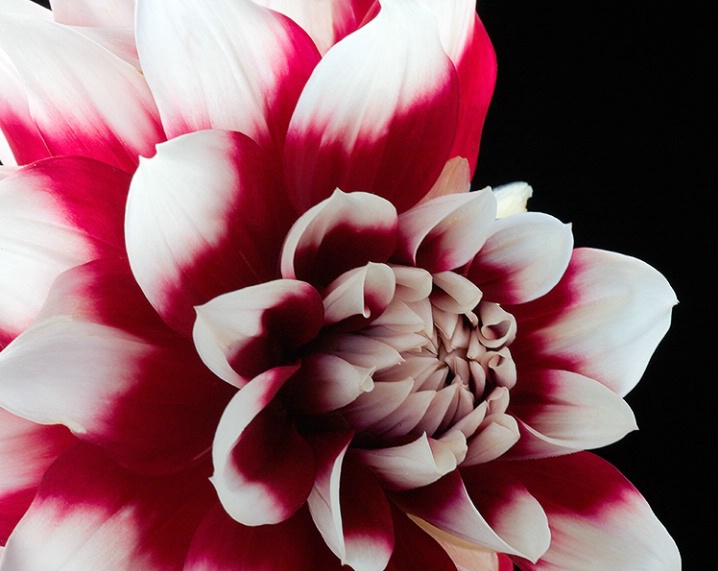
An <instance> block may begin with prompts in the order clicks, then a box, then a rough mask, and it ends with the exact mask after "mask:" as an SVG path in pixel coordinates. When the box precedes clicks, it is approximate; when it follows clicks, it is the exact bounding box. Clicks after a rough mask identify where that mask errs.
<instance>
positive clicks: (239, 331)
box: [194, 280, 323, 387]
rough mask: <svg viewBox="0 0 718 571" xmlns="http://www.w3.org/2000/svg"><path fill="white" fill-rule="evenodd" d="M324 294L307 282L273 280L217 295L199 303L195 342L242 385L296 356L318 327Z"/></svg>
mask: <svg viewBox="0 0 718 571" xmlns="http://www.w3.org/2000/svg"><path fill="white" fill-rule="evenodd" d="M322 317H323V308H322V300H321V298H320V297H319V294H318V293H317V291H316V290H315V289H314V288H313V287H312V286H310V285H309V284H307V283H304V282H300V281H295V280H276V281H273V282H267V283H264V284H260V285H257V286H252V287H248V288H244V289H241V290H238V291H233V292H230V293H227V294H224V295H222V296H219V297H217V298H215V299H213V300H212V301H210V302H209V303H206V304H205V305H203V306H201V307H198V308H197V321H196V323H195V327H194V342H195V346H196V347H197V351H198V353H199V355H200V357H201V358H202V360H203V361H204V362H205V364H206V365H207V367H209V368H210V369H211V370H212V371H213V372H214V373H215V374H216V375H217V376H218V377H220V378H222V379H224V380H225V381H227V382H228V383H230V384H232V385H235V386H236V387H242V386H244V384H245V383H246V382H247V381H249V379H251V378H252V377H254V376H256V375H258V374H260V373H263V372H264V371H267V370H268V369H270V368H272V367H275V366H278V365H283V364H287V363H290V362H293V361H295V360H296V359H297V358H298V355H296V351H297V349H299V347H301V346H302V345H303V344H304V343H307V342H309V341H311V340H312V339H313V338H314V336H315V335H317V333H319V331H320V329H321V327H322Z"/></svg>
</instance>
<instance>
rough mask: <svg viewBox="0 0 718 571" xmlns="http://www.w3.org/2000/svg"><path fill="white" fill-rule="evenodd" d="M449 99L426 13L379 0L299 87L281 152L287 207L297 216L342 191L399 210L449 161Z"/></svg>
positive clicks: (452, 98)
mask: <svg viewBox="0 0 718 571" xmlns="http://www.w3.org/2000/svg"><path fill="white" fill-rule="evenodd" d="M458 99H459V97H458V86H457V79H456V72H455V70H454V66H453V64H452V63H451V61H450V60H449V58H448V57H447V56H446V54H445V53H444V50H443V48H442V46H441V42H440V40H439V34H438V31H437V28H436V23H435V20H434V18H433V15H432V14H431V13H430V11H429V10H428V9H427V8H426V7H425V6H423V5H422V4H421V3H419V2H413V1H408V2H384V3H383V4H382V5H381V10H380V12H379V14H378V15H377V16H376V17H375V18H374V19H373V20H372V21H371V22H369V23H368V24H366V25H365V26H363V27H361V28H360V29H358V30H357V31H356V32H354V33H353V34H350V35H349V36H347V37H346V38H344V39H343V40H342V41H340V42H338V43H337V44H336V45H335V46H334V47H333V48H332V49H330V50H329V51H328V52H327V53H326V54H325V56H324V57H323V58H322V60H321V62H319V64H318V65H317V67H316V68H315V70H314V72H313V73H312V76H311V77H310V78H309V81H308V82H307V84H306V85H305V87H304V90H303V91H302V94H301V96H300V98H299V101H298V102H297V107H296V109H295V111H294V115H293V116H292V120H291V122H290V124H289V131H288V133H287V141H286V146H285V153H284V167H285V175H286V177H285V178H286V181H287V185H288V189H289V193H290V199H291V201H292V203H293V204H294V205H295V206H296V207H297V208H298V210H300V211H304V210H306V209H307V208H309V207H311V206H313V205H315V204H317V203H318V202H319V201H320V200H322V199H324V198H326V197H328V196H329V195H330V194H331V193H332V192H333V191H334V189H335V188H341V189H342V190H344V191H346V192H352V191H367V192H372V193H375V194H378V195H380V196H383V197H384V198H386V199H388V200H390V201H391V202H392V203H393V204H394V205H395V206H396V208H397V209H398V210H399V211H400V212H401V211H404V210H406V209H407V208H408V207H410V206H412V205H413V204H415V203H416V202H418V201H419V200H420V199H421V198H422V197H423V196H424V195H425V194H426V193H427V192H428V191H429V189H430V188H431V186H432V185H433V182H434V181H435V180H436V178H437V177H438V176H439V173H440V172H441V170H442V168H443V167H444V163H445V162H446V160H447V159H448V158H449V156H448V155H449V151H450V149H451V145H452V144H453V137H454V133H455V131H456V118H457V114H458Z"/></svg>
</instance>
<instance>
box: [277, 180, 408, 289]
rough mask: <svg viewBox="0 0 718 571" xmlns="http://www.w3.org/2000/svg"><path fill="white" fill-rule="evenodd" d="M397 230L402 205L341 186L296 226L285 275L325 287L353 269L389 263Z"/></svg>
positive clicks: (291, 234) (287, 245)
mask: <svg viewBox="0 0 718 571" xmlns="http://www.w3.org/2000/svg"><path fill="white" fill-rule="evenodd" d="M396 230H397V217H396V209H395V208H394V206H393V205H392V204H391V203H390V202H388V201H387V200H384V199H383V198H380V197H378V196H374V195H371V194H367V193H365V192H353V193H350V194H346V193H344V192H342V191H340V190H338V189H337V190H336V191H335V192H334V194H332V196H331V197H330V198H328V199H327V200H325V201H323V202H321V203H320V204H317V205H316V206H314V207H313V208H311V209H309V210H308V211H307V212H305V213H304V214H303V215H302V216H301V217H300V218H299V220H297V221H296V223H295V224H294V226H292V228H291V230H290V231H289V233H288V234H287V238H286V240H285V242H284V248H283V250H282V257H281V271H282V276H283V277H285V278H295V279H300V280H305V281H308V282H310V283H312V284H314V285H316V286H317V287H323V286H326V285H328V284H329V283H330V282H331V281H332V280H334V279H335V278H337V277H338V276H340V275H341V274H342V273H344V272H345V271H348V270H350V269H353V268H358V267H360V266H364V265H366V264H367V263H368V262H386V261H387V259H388V258H389V256H390V255H391V253H392V251H393V249H394V245H395V243H396Z"/></svg>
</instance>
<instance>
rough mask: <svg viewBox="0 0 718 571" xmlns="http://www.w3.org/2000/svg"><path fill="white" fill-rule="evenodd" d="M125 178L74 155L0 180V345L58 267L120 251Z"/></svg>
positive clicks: (39, 300) (32, 309)
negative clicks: (0, 268)
mask: <svg viewBox="0 0 718 571" xmlns="http://www.w3.org/2000/svg"><path fill="white" fill-rule="evenodd" d="M128 185H129V176H128V175H127V174H126V173H124V172H122V171H120V170H118V169H115V168H112V167H109V166H108V165H105V164H103V163H99V162H97V161H94V160H90V159H83V158H80V157H74V158H71V157H61V158H49V159H47V160H44V161H40V162H37V163H35V164H34V165H32V166H28V167H25V168H23V169H20V170H17V171H15V172H14V173H12V174H10V175H8V176H6V177H3V178H2V179H1V180H0V267H2V268H3V270H2V271H1V272H0V347H2V346H4V345H6V344H7V343H9V341H10V340H11V339H13V338H14V337H15V336H16V335H17V334H19V333H20V332H21V331H23V330H24V329H25V328H27V327H28V326H29V325H30V323H31V322H32V320H33V319H34V318H35V316H36V315H37V313H38V311H39V310H40V307H41V306H42V304H43V302H44V301H45V297H46V296H47V293H48V291H49V289H50V285H51V284H52V282H53V280H54V279H55V278H56V277H57V275H59V274H60V273H62V272H63V271H65V270H67V269H70V268H72V267H73V266H76V265H79V264H83V263H85V262H87V261H90V260H92V259H95V258H99V257H104V256H117V255H121V253H122V251H123V236H122V208H123V205H124V200H125V196H126V193H127V187H128Z"/></svg>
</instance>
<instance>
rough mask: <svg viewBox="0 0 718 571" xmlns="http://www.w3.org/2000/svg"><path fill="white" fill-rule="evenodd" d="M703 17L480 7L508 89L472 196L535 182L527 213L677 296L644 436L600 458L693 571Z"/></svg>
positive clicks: (705, 384)
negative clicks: (552, 220) (544, 217)
mask: <svg viewBox="0 0 718 571" xmlns="http://www.w3.org/2000/svg"><path fill="white" fill-rule="evenodd" d="M699 7H700V3H699V2H690V1H689V2H673V3H670V4H669V3H667V2H666V3H663V2H656V1H654V0H624V1H623V2H610V1H608V0H602V1H597V0H541V1H539V0H480V2H479V13H480V15H481V17H482V20H483V21H484V23H485V25H486V27H487V29H488V31H489V34H490V35H491V38H492V40H493V42H494V45H495V47H496V51H497V54H498V61H499V77H498V83H497V88H496V93H495V96H494V101H493V103H492V107H491V110H490V112H489V117H488V120H487V124H486V128H485V132H484V139H483V142H482V148H481V155H480V158H479V164H478V170H477V175H476V177H475V181H474V186H476V187H483V186H486V185H494V186H495V185H498V184H502V183H506V182H511V181H515V180H525V181H527V182H529V183H531V185H532V186H533V187H534V198H533V199H532V200H531V201H530V208H531V209H532V210H538V211H543V212H548V213H550V214H553V215H555V216H557V217H558V218H560V219H561V220H563V221H566V222H572V223H573V231H574V236H575V240H576V245H577V246H592V247H598V248H604V249H608V250H614V251H619V252H622V253H625V254H630V255H633V256H636V257H638V258H641V259H643V260H645V261H647V262H648V263H650V264H651V265H653V266H654V267H656V268H657V269H659V270H660V271H661V272H663V273H664V274H665V275H666V277H667V278H668V279H669V281H670V282H671V284H672V285H673V287H674V289H675V290H676V292H677V295H678V298H679V300H680V304H679V305H678V306H677V307H676V308H675V310H674V322H673V326H672V328H671V330H670V331H669V333H668V335H667V336H666V338H665V339H664V341H663V342H662V343H661V345H660V346H659V348H658V351H657V353H656V355H655V357H654V358H653V360H652V362H651V364H650V365H649V367H648V370H647V371H646V374H645V376H644V379H643V381H642V382H641V383H640V384H639V385H638V387H637V388H636V389H635V390H634V391H633V392H632V393H631V394H630V395H629V396H628V398H627V400H628V401H629V403H630V404H631V406H632V407H633V409H634V411H635V412H636V416H637V419H638V423H639V426H640V430H639V431H638V432H634V433H632V434H630V435H628V436H627V437H626V438H625V439H624V440H623V441H622V442H620V443H618V444H616V445H613V446H611V447H609V448H606V449H604V450H602V451H601V452H600V453H601V455H603V456H604V457H606V458H608V459H610V460H611V461H612V462H613V463H614V464H616V465H617V466H618V467H619V468H620V469H621V470H622V471H623V473H624V474H626V476H628V477H629V478H630V479H631V481H633V482H634V483H635V484H636V485H637V486H638V488H639V489H640V490H641V491H642V492H643V494H644V495H645V496H646V498H647V499H648V500H649V501H650V503H651V505H652V506H653V509H654V510H655V512H656V513H657V514H658V516H659V517H660V519H661V520H662V521H663V522H664V524H665V525H666V527H667V528H668V530H669V531H670V532H671V534H672V535H673V536H674V538H675V539H676V541H677V543H678V546H679V548H680V549H681V552H682V555H683V561H684V569H686V570H689V571H690V570H693V569H713V568H715V567H714V565H715V557H714V556H712V555H711V556H710V557H709V552H712V551H714V549H715V547H714V542H715V539H713V537H712V536H713V535H714V534H715V517H714V514H715V512H716V507H718V506H717V505H716V501H715V495H716V494H715V486H714V481H715V477H714V476H713V475H712V474H713V467H712V461H713V457H714V456H715V453H716V445H715V441H714V439H715V436H716V430H715V428H714V426H713V420H714V418H715V412H714V411H715V408H714V407H715V400H716V399H715V396H716V389H715V384H714V383H715V381H716V379H715V372H714V371H715V367H711V366H710V365H712V361H713V359H714V357H715V354H716V334H715V329H714V327H713V325H714V323H715V318H716V304H715V296H716V294H717V293H718V288H716V278H715V274H714V271H715V267H716V260H715V233H714V226H713V224H714V222H713V220H715V215H716V208H715V206H716V200H715V190H716V180H717V178H716V176H715V172H714V171H715V169H714V166H715V160H716V151H717V150H718V149H717V148H716V118H715V115H714V114H713V109H712V106H711V103H709V95H708V80H709V77H710V76H711V75H712V76H715V73H716V69H715V67H716V66H715V60H713V61H712V62H711V63H712V65H709V54H710V53H711V51H710V50H709V43H711V42H710V38H711V37H714V36H715V28H714V27H709V26H708V25H707V19H706V15H705V14H703V13H701V10H700V9H699ZM713 101H715V99H713ZM709 562H712V564H711V565H709ZM606 571H612V570H608V569H607V570H606Z"/></svg>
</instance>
